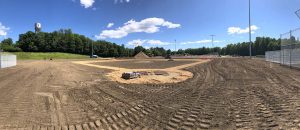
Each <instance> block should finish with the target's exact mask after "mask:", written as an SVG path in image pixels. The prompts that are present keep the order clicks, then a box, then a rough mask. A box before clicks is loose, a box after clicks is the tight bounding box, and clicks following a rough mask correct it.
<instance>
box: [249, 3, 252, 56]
mask: <svg viewBox="0 0 300 130" xmlns="http://www.w3.org/2000/svg"><path fill="white" fill-rule="evenodd" d="M251 31H252V30H251V0H249V42H250V43H249V56H250V58H252V39H251V35H252V34H251V33H252V32H251Z"/></svg>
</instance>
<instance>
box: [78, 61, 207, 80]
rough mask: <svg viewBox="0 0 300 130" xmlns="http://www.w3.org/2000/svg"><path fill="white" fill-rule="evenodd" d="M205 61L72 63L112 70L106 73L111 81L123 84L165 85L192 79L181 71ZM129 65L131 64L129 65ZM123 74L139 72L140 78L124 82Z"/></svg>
mask: <svg viewBox="0 0 300 130" xmlns="http://www.w3.org/2000/svg"><path fill="white" fill-rule="evenodd" d="M209 61H210V60H208V59H206V60H203V59H188V60H185V59H176V60H175V61H168V60H166V59H148V60H136V59H131V60H128V59H127V60H115V59H109V60H92V61H89V60H86V61H74V62H73V63H76V64H80V65H85V66H90V67H96V68H101V69H109V70H112V72H111V73H107V75H106V77H108V78H109V79H110V80H112V81H116V82H119V83H125V84H166V83H179V82H183V81H186V80H187V79H190V78H192V77H193V73H191V72H190V71H185V70H183V69H185V68H188V67H191V66H195V65H198V64H203V63H205V62H209ZM130 63H131V64H130ZM125 72H139V73H141V74H142V76H141V78H136V79H131V80H125V79H123V78H121V75H122V74H123V73H125Z"/></svg>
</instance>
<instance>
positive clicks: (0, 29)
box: [0, 22, 9, 37]
mask: <svg viewBox="0 0 300 130" xmlns="http://www.w3.org/2000/svg"><path fill="white" fill-rule="evenodd" d="M8 30H9V28H8V27H5V26H4V25H2V23H1V22H0V37H1V36H4V37H6V35H7V31H8Z"/></svg>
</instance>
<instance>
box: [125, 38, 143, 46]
mask: <svg viewBox="0 0 300 130" xmlns="http://www.w3.org/2000/svg"><path fill="white" fill-rule="evenodd" d="M145 42H146V40H141V39H137V40H132V41H130V42H128V44H127V45H128V46H134V47H137V46H142V45H143V44H144V43H145Z"/></svg>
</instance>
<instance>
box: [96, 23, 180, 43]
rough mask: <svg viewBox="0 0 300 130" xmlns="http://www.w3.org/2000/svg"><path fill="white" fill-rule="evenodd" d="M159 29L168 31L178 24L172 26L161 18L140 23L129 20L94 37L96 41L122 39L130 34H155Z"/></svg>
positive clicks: (178, 25)
mask: <svg viewBox="0 0 300 130" xmlns="http://www.w3.org/2000/svg"><path fill="white" fill-rule="evenodd" d="M160 27H167V28H169V29H174V28H179V27H181V25H180V24H174V23H172V22H169V21H165V20H164V19H162V18H147V19H144V20H142V21H140V22H136V21H135V20H130V21H128V22H126V23H125V24H124V26H122V27H119V28H117V29H115V30H103V31H102V32H101V34H100V35H98V36H96V38H98V39H106V38H116V39H118V38H123V37H126V36H127V35H128V34H130V33H141V32H144V33H156V32H159V31H160Z"/></svg>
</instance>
